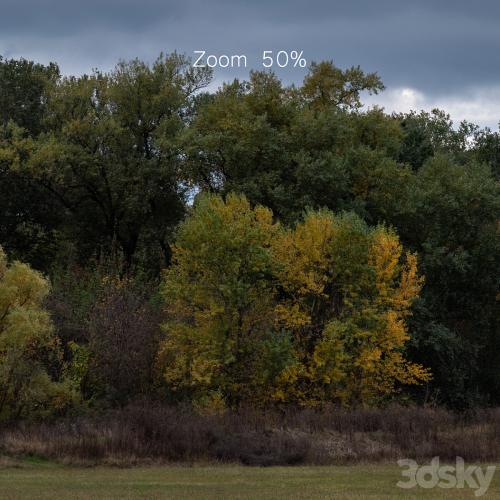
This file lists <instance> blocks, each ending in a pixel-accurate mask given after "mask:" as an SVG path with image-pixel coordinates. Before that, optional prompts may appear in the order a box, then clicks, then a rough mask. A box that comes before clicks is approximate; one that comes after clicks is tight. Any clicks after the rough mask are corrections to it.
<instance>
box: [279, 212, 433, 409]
mask: <svg viewBox="0 0 500 500" xmlns="http://www.w3.org/2000/svg"><path fill="white" fill-rule="evenodd" d="M273 250H274V254H275V256H276V259H277V261H278V263H279V264H278V266H277V269H278V270H279V271H278V282H279V284H280V287H281V289H282V294H283V295H282V296H283V297H284V298H283V299H282V301H281V303H280V305H279V306H278V309H277V311H278V313H279V315H280V320H281V321H282V322H283V324H284V328H287V329H290V330H291V331H292V336H293V339H294V346H295V349H296V351H295V352H296V358H297V360H298V362H297V363H296V364H295V365H293V366H291V367H289V368H287V369H286V370H285V371H284V372H283V374H282V379H281V381H282V383H283V387H282V389H281V391H278V393H277V394H278V395H279V397H281V398H282V399H283V400H284V401H287V400H289V401H295V402H299V403H301V404H307V405H316V404H320V403H321V402H323V401H336V402H340V403H342V404H347V405H350V404H374V403H377V402H378V401H379V400H380V398H381V397H383V396H385V395H390V394H392V393H394V392H395V391H396V390H397V388H398V386H400V385H401V384H417V385H418V384H419V383H421V382H422V381H426V380H429V378H430V373H429V372H428V370H426V369H424V368H423V367H422V366H421V365H418V364H414V363H411V362H409V361H407V360H406V359H405V356H404V346H405V344H406V342H407V341H408V340H409V338H410V337H409V334H408V330H407V326H406V323H405V321H406V318H407V317H408V316H409V315H410V312H411V310H410V308H411V305H412V302H413V301H414V299H415V298H416V297H417V295H418V293H419V291H420V288H421V285H422V278H420V277H418V275H417V268H416V257H415V255H412V254H409V253H408V254H406V256H403V254H402V247H401V245H400V243H399V240H398V238H397V236H396V234H395V233H394V232H392V231H389V230H387V229H385V228H384V227H382V226H379V227H376V228H373V229H370V228H368V226H366V224H364V223H363V222H362V221H361V219H359V218H358V217H357V216H355V215H354V214H345V215H340V216H334V215H333V214H331V213H330V212H328V211H322V212H310V213H308V214H307V215H306V217H305V219H304V221H303V222H302V223H300V224H298V225H297V227H296V228H295V229H294V230H285V231H283V232H282V233H281V236H280V238H277V239H275V240H273Z"/></svg>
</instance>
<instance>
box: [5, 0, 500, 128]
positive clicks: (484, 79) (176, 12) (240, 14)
mask: <svg viewBox="0 0 500 500" xmlns="http://www.w3.org/2000/svg"><path fill="white" fill-rule="evenodd" d="M499 23H500V2H498V0H476V1H471V0H468V1H464V0H433V1H431V0H414V1H411V2H410V1H407V0H343V1H338V0H321V1H317V0H309V1H307V2H306V1H303V0H302V1H296V0H288V1H285V0H279V1H270V0H268V1H262V0H247V1H243V0H212V1H209V0H205V1H202V0H178V1H171V0H135V1H132V0H79V1H74V0H0V55H3V56H4V57H6V58H18V57H24V58H26V59H33V60H36V61H38V62H43V63H47V62H49V61H55V62H57V63H58V64H59V65H60V67H61V70H62V72H63V73H64V74H82V73H89V72H91V71H92V69H93V68H98V69H100V70H104V71H106V70H109V69H112V67H113V66H114V65H115V64H116V62H117V61H118V60H120V59H131V58H134V57H139V58H141V59H144V60H147V61H153V60H154V59H155V58H156V57H157V56H158V55H159V53H160V52H162V51H163V52H167V53H168V52H172V51H174V50H177V51H178V52H183V53H185V54H187V55H188V56H191V57H192V56H193V55H194V51H195V50H205V51H206V54H207V55H208V54H214V55H217V56H218V55H221V54H226V55H232V54H238V55H240V54H245V55H246V56H247V63H248V65H247V67H246V68H226V69H222V68H215V69H214V77H215V84H216V85H217V84H220V83H221V82H222V81H227V80H232V79H233V78H235V77H239V78H244V77H245V76H247V75H248V72H249V70H250V69H263V68H262V66H261V63H262V53H263V51H264V50H272V51H274V53H276V51H278V50H285V51H288V52H290V51H292V50H297V51H302V52H303V55H304V57H305V58H306V60H307V62H308V63H310V62H312V61H321V60H333V62H334V63H335V64H336V65H337V66H340V67H342V68H346V67H349V66H353V65H355V66H357V65H360V66H361V67H362V68H363V69H364V70H365V71H370V72H371V71H376V72H377V73H378V74H379V75H380V76H381V78H382V80H383V82H384V83H385V85H386V90H385V91H384V92H383V93H382V94H380V95H378V96H372V97H367V98H366V99H365V102H366V103H367V105H369V106H371V105H375V104H377V105H379V106H383V107H384V108H385V109H386V110H387V111H388V112H391V111H409V110H410V109H415V110H420V109H426V110H430V109H432V108H434V107H438V108H441V109H444V110H445V111H447V112H448V113H449V114H450V115H451V117H452V118H453V119H454V121H455V122H459V121H461V120H463V119H466V120H468V121H472V122H474V123H477V124H479V125H481V126H489V127H491V128H492V129H495V130H496V129H498V122H499V121H500V29H499V25H500V24H499ZM274 69H276V73H277V74H278V75H279V76H280V77H281V78H282V79H283V80H284V81H285V82H287V83H292V82H293V83H300V82H301V81H302V79H303V77H304V75H305V72H306V70H307V68H300V67H293V65H289V66H288V67H287V68H283V69H280V68H276V67H275V68H274Z"/></svg>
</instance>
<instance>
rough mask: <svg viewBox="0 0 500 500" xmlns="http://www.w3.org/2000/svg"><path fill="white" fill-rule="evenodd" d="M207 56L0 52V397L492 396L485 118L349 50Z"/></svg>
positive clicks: (212, 402)
mask: <svg viewBox="0 0 500 500" xmlns="http://www.w3.org/2000/svg"><path fill="white" fill-rule="evenodd" d="M211 78H212V75H211V73H210V72H209V71H208V70H205V69H198V68H192V67H191V65H190V61H189V60H188V59H187V58H185V57H184V56H182V55H179V54H171V55H168V56H161V57H160V58H159V59H158V60H157V61H156V62H155V63H154V64H152V65H148V64H146V63H144V62H142V61H139V60H134V61H130V62H121V63H119V64H118V65H117V66H116V68H115V69H114V70H113V71H111V72H109V73H100V72H96V73H93V74H92V75H84V76H79V77H63V76H61V75H60V72H59V69H58V67H57V65H56V64H51V65H49V66H44V65H41V64H36V63H33V62H31V61H26V60H3V59H0V115H1V124H0V126H1V128H0V245H1V246H2V247H3V249H4V251H5V254H6V255H5V254H4V253H2V255H1V256H0V419H2V420H11V419H17V418H23V417H28V416H35V415H38V416H40V415H41V416H44V415H50V414H67V413H68V412H69V413H70V414H72V412H73V413H78V412H80V411H83V409H84V408H88V407H91V408H106V407H110V406H111V407H113V406H117V405H124V404H126V403H127V402H129V401H131V400H134V399H136V398H138V397H142V398H144V397H146V398H148V399H154V400H157V399H159V400H163V401H168V402H186V401H188V402H190V404H192V405H194V406H195V407H199V408H204V409H206V408H210V409H212V410H213V409H216V410H219V409H220V410H221V409H223V408H227V407H233V408H234V407H239V406H241V405H243V404H253V405H257V406H263V407H269V406H273V407H274V406H282V405H285V406H286V405H301V406H312V407H318V406H322V405H324V404H330V403H333V404H336V405H344V406H357V405H381V404H385V403H387V402H390V401H394V400H396V401H399V402H410V401H413V402H417V403H423V402H427V403H436V404H444V405H447V406H449V407H451V408H455V409H465V408H470V407H474V406H494V405H498V404H499V403H500V374H499V371H498V366H499V364H500V331H499V320H500V314H499V312H500V310H499V298H500V292H499V278H500V272H499V271H500V234H499V231H500V225H499V221H500V217H499V215H500V191H499V175H500V135H499V133H498V132H496V131H491V130H489V129H481V128H479V127H477V126H475V125H473V124H470V123H462V124H460V126H458V127H456V128H454V127H453V125H452V123H451V120H450V118H449V117H448V116H447V115H446V114H445V113H444V112H442V111H438V110H436V111H433V112H432V113H425V112H421V113H415V112H412V113H407V114H393V115H389V114H387V113H385V112H384V111H383V110H382V109H378V108H375V109H371V110H365V109H364V108H363V107H362V103H361V97H362V95H363V93H366V92H368V93H378V92H379V91H381V90H383V84H382V82H381V80H380V79H379V77H378V76H377V75H376V74H366V73H364V72H363V71H362V70H361V69H360V68H357V67H353V68H350V69H347V70H341V69H339V68H336V67H335V66H334V65H333V64H332V63H330V62H323V63H319V64H313V65H312V66H311V68H310V71H309V73H308V75H307V76H306V77H305V79H304V82H303V84H302V85H301V86H300V87H295V86H285V85H283V84H282V82H281V81H280V80H279V79H278V78H277V77H276V76H275V75H273V74H272V73H267V72H252V73H251V74H250V77H249V80H248V81H237V80H236V81H234V82H232V83H230V84H224V85H223V86H222V87H221V88H219V90H217V91H216V92H206V91H205V87H206V86H207V85H208V84H209V83H210V81H211ZM21 262H23V264H21ZM34 269H36V270H37V271H34ZM49 282H50V284H51V286H50V287H49Z"/></svg>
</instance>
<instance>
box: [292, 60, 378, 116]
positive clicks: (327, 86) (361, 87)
mask: <svg viewBox="0 0 500 500" xmlns="http://www.w3.org/2000/svg"><path fill="white" fill-rule="evenodd" d="M381 90H384V84H383V83H382V80H381V79H380V77H379V76H378V75H377V74H376V73H368V74H365V73H364V72H363V70H362V69H361V68H360V67H359V66H353V67H352V68H348V69H346V70H341V69H340V68H337V67H336V66H335V65H334V64H333V62H332V61H323V62H320V63H312V64H311V68H310V71H309V74H308V75H307V76H306V77H305V79H304V85H303V86H302V88H301V94H302V95H303V96H304V98H305V99H306V101H307V102H309V103H310V104H311V106H313V107H314V108H316V109H324V108H327V107H331V106H334V107H337V108H345V109H357V108H360V107H361V101H360V93H361V92H368V93H370V94H378V93H379V92H380V91H381Z"/></svg>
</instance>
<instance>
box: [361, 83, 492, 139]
mask: <svg viewBox="0 0 500 500" xmlns="http://www.w3.org/2000/svg"><path fill="white" fill-rule="evenodd" d="M364 103H365V105H366V107H367V108H370V107H373V106H375V105H376V106H379V107H383V108H384V109H385V110H386V111H387V112H393V111H394V112H403V113H407V112H409V111H412V110H413V111H420V110H425V111H432V110H433V109H435V108H438V109H442V110H444V111H446V112H447V113H448V114H449V115H450V117H451V118H452V120H453V121H454V123H455V124H458V123H460V122H461V121H462V120H466V121H468V122H471V123H475V124H477V125H480V126H482V127H490V128H491V129H492V130H497V129H498V122H499V120H500V85H499V86H492V87H476V88H472V89H465V90H464V91H463V92H461V93H457V94H451V95H426V94H425V93H423V92H420V91H419V90H417V89H414V88H411V87H399V88H392V89H388V90H386V91H385V92H383V93H382V94H379V95H378V96H368V97H367V98H365V99H364Z"/></svg>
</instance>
